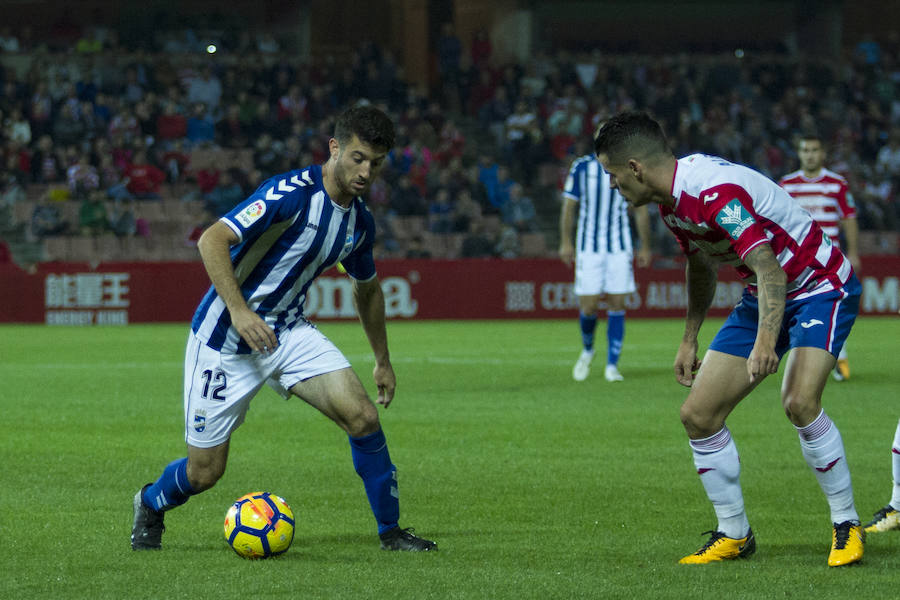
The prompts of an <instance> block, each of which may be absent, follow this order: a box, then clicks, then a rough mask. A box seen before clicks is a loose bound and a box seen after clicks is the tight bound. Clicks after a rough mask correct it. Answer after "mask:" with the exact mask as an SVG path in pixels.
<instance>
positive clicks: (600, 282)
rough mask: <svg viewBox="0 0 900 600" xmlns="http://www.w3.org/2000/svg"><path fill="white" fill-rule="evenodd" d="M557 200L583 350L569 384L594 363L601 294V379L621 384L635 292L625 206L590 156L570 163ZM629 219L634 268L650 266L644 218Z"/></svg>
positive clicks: (643, 212) (642, 212) (638, 214)
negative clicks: (636, 242)
mask: <svg viewBox="0 0 900 600" xmlns="http://www.w3.org/2000/svg"><path fill="white" fill-rule="evenodd" d="M562 196H563V197H562V211H561V214H560V219H559V221H560V226H559V234H560V246H559V256H560V258H561V259H562V261H563V262H564V263H565V264H566V265H567V266H569V267H571V266H572V263H573V261H574V263H575V295H576V296H578V308H579V319H578V320H579V325H580V327H581V342H582V346H583V348H582V351H581V354H580V355H579V357H578V360H577V361H576V362H575V366H574V367H573V368H572V377H573V378H574V379H575V381H584V380H585V379H587V376H588V374H589V372H590V366H591V362H592V361H593V360H594V331H595V330H596V328H597V309H598V307H599V303H600V299H601V297H602V296H603V295H605V296H606V337H607V353H606V368H605V370H604V377H605V378H606V380H607V381H621V380H622V375H621V374H620V373H619V368H618V364H619V356H620V354H621V352H622V342H623V340H624V338H625V299H626V297H627V296H628V294H631V293H632V292H634V291H636V289H637V287H636V285H635V282H634V271H633V269H632V260H633V246H632V240H631V224H630V222H629V219H628V210H627V205H626V203H625V199H624V198H623V197H622V195H621V194H619V192H618V191H617V190H615V189H613V188H611V187H610V185H609V176H608V175H607V174H606V173H604V172H603V167H601V166H600V163H599V162H598V161H597V158H596V157H595V156H594V155H585V156H582V157H580V158H577V159H575V161H574V162H573V163H572V166H571V168H570V169H569V175H568V177H566V183H565V186H564V188H563V192H562ZM576 212H577V215H578V218H577V227H576ZM634 216H635V222H636V225H637V231H638V236H639V238H640V248H639V250H638V265H639V266H647V265H649V264H650V219H649V215H648V213H647V209H646V208H645V207H641V208H639V209H637V210H636V211H635V213H634ZM576 229H577V230H576ZM573 231H574V232H575V237H574V239H573V237H572V233H573Z"/></svg>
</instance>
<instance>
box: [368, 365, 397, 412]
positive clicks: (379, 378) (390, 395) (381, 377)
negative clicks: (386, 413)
mask: <svg viewBox="0 0 900 600" xmlns="http://www.w3.org/2000/svg"><path fill="white" fill-rule="evenodd" d="M372 377H373V378H374V379H375V385H376V386H378V398H377V399H376V400H375V403H376V404H380V405H382V406H383V407H385V408H387V407H388V406H390V404H391V400H393V399H394V391H395V390H396V389H397V377H396V376H395V375H394V367H393V366H391V363H386V364H383V365H378V364H376V365H375V369H374V370H373V371H372Z"/></svg>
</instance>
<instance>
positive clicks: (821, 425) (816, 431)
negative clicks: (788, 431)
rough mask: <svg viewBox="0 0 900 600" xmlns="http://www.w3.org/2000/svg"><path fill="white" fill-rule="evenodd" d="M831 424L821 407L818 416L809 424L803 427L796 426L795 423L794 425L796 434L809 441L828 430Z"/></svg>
mask: <svg viewBox="0 0 900 600" xmlns="http://www.w3.org/2000/svg"><path fill="white" fill-rule="evenodd" d="M831 425H832V422H831V419H830V418H829V416H828V415H826V414H825V410H824V409H822V411H821V412H820V413H819V416H818V417H816V418H815V420H814V421H813V422H812V423H810V424H809V425H806V426H804V427H797V426H796V425H795V426H794V427H795V428H796V429H797V434H798V435H799V436H800V438H801V439H802V440H804V441H807V442H811V441H813V440H817V439H819V438H820V437H822V436H823V435H825V434H826V433H828V430H829V429H831Z"/></svg>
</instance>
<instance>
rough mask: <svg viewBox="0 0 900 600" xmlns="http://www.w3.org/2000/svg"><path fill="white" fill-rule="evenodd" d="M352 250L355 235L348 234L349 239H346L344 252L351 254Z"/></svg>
mask: <svg viewBox="0 0 900 600" xmlns="http://www.w3.org/2000/svg"><path fill="white" fill-rule="evenodd" d="M351 250H353V234H352V233H348V234H347V237H346V238H344V252H345V253H349V252H350V251H351Z"/></svg>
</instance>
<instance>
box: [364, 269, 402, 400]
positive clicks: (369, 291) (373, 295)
mask: <svg viewBox="0 0 900 600" xmlns="http://www.w3.org/2000/svg"><path fill="white" fill-rule="evenodd" d="M353 301H354V302H355V303H356V310H357V312H358V313H359V321H360V323H362V326H363V329H364V330H365V332H366V337H367V338H368V339H369V345H370V346H371V347H372V352H373V353H374V354H375V369H374V370H373V371H372V376H373V378H374V379H375V385H376V386H378V398H377V399H376V402H377V403H378V404H381V405H382V406H384V407H385V408H387V407H388V406H389V405H390V404H391V401H392V400H393V399H394V391H395V390H396V388H397V379H396V376H395V375H394V367H393V366H392V365H391V355H390V351H389V350H388V342H387V328H386V327H385V317H384V292H382V291H381V282H380V281H379V280H378V277H373V278H372V279H370V280H369V281H362V282H361V281H356V280H354V281H353Z"/></svg>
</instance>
